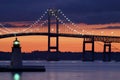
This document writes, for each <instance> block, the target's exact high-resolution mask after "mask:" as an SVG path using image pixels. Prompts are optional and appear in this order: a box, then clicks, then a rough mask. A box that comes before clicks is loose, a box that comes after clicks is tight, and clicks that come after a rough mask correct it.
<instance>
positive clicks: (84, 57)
mask: <svg viewBox="0 0 120 80" xmlns="http://www.w3.org/2000/svg"><path fill="white" fill-rule="evenodd" d="M87 44H91V45H92V46H91V47H92V48H91V50H86V46H87ZM87 53H88V54H91V53H92V57H91V59H88V58H86V56H89V55H87ZM82 60H83V61H85V60H92V61H94V37H90V38H84V40H83V55H82Z"/></svg>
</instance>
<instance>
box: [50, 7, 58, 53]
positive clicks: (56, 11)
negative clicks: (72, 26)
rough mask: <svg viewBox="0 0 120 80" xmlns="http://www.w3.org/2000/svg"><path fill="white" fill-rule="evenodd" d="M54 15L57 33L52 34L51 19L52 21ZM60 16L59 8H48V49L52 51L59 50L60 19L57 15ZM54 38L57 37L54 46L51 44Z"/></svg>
mask: <svg viewBox="0 0 120 80" xmlns="http://www.w3.org/2000/svg"><path fill="white" fill-rule="evenodd" d="M53 16H54V18H55V21H56V22H55V23H56V26H55V28H56V30H55V33H56V35H52V32H51V30H52V29H51V24H52V23H51V21H52V17H53ZM55 16H58V10H57V9H48V51H49V52H51V51H52V50H53V51H55V52H58V51H59V50H58V49H59V37H58V33H59V21H58V19H57V18H56V17H55ZM52 38H53V39H55V41H56V43H55V45H54V46H51V44H52Z"/></svg>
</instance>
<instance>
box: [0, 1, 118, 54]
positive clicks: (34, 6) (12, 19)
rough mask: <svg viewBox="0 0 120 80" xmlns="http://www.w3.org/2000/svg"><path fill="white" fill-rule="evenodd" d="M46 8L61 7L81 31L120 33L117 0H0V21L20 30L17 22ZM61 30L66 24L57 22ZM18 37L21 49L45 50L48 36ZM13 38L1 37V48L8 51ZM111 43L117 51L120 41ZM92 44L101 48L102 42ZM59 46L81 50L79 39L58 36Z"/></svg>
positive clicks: (28, 19) (34, 17) (22, 22)
mask: <svg viewBox="0 0 120 80" xmlns="http://www.w3.org/2000/svg"><path fill="white" fill-rule="evenodd" d="M48 8H56V9H61V11H62V12H63V13H64V14H65V15H66V16H67V17H68V18H69V19H70V20H71V21H72V22H74V23H75V24H76V25H77V26H78V28H77V30H78V31H79V32H80V33H83V34H98V35H109V36H120V0H0V23H1V24H3V25H4V26H6V27H7V28H8V29H10V30H13V31H17V30H18V29H19V30H22V29H20V28H18V26H19V27H23V26H28V25H30V24H32V23H33V22H34V21H35V20H37V19H38V18H39V17H40V16H41V15H42V14H43V13H44V11H46V10H47V9H48ZM66 24H67V25H69V26H71V25H70V24H69V23H66ZM36 27H37V25H36ZM71 27H72V28H73V29H76V28H75V27H74V26H71ZM45 29H47V28H46V27H45ZM60 30H63V31H65V30H66V28H65V27H64V26H63V25H62V24H60ZM82 30H85V31H84V32H82ZM65 32H66V31H65ZM0 33H1V32H0ZM73 33H74V32H73ZM18 39H19V40H20V42H21V47H22V51H23V52H31V51H34V50H40V51H46V50H47V36H27V37H18ZM13 41H14V38H5V39H0V45H1V47H0V51H9V52H10V51H11V47H12V43H13ZM112 45H113V47H112V51H120V48H119V47H120V46H119V45H120V43H112ZM95 46H96V48H95V51H97V52H98V51H103V49H102V48H103V43H101V42H96V44H95ZM59 47H60V51H67V52H68V51H72V52H80V51H82V39H79V38H65V37H61V38H60V46H59ZM99 47H101V48H99ZM116 48H117V49H116ZM88 49H89V47H88Z"/></svg>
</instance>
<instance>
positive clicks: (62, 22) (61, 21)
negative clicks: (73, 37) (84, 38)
mask: <svg viewBox="0 0 120 80" xmlns="http://www.w3.org/2000/svg"><path fill="white" fill-rule="evenodd" d="M54 16H55V18H56V19H58V20H59V22H60V23H61V24H63V25H64V26H65V27H67V28H68V29H69V30H71V31H73V32H76V33H79V32H78V31H77V30H75V29H73V28H72V27H70V26H68V25H66V23H64V21H63V20H61V19H60V18H59V17H58V16H56V15H55V14H54Z"/></svg>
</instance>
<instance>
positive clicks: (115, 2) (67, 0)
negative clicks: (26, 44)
mask: <svg viewBox="0 0 120 80" xmlns="http://www.w3.org/2000/svg"><path fill="white" fill-rule="evenodd" d="M119 4H120V0H52V1H51V0H0V10H1V12H0V21H25V20H35V19H37V18H38V17H39V16H40V15H41V14H42V13H43V12H44V11H45V10H46V9H47V8H51V7H54V8H60V9H61V10H62V11H63V12H64V13H65V14H66V15H67V16H68V17H70V18H71V19H72V20H73V21H75V22H76V21H77V22H84V23H88V24H103V23H113V22H120V15H119V14H120V5H119Z"/></svg>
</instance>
